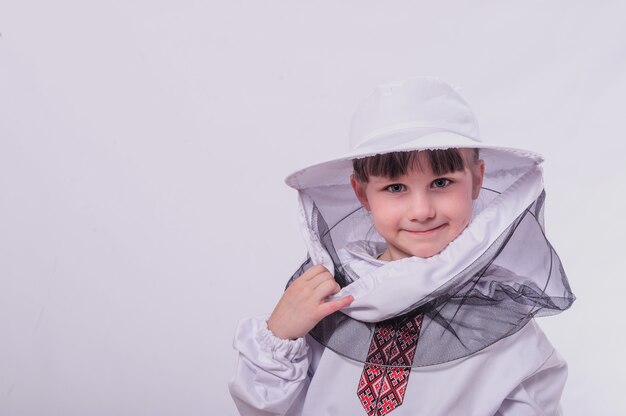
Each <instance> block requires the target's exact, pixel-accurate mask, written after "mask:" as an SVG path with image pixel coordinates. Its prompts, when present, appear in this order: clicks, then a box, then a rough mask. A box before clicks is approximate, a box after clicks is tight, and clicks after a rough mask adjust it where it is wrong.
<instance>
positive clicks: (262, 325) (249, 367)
mask: <svg viewBox="0 0 626 416" xmlns="http://www.w3.org/2000/svg"><path fill="white" fill-rule="evenodd" d="M233 347H234V348H235V349H236V350H237V351H238V352H239V358H238V361H237V368H236V372H235V376H234V377H233V379H232V380H231V381H230V383H229V385H228V387H229V389H230V394H231V396H232V397H233V400H234V401H235V404H236V405H237V409H238V410H239V413H240V414H241V415H244V416H269V415H284V414H286V413H287V411H289V409H290V408H291V407H292V406H293V405H294V403H295V402H296V401H298V400H299V401H302V400H303V395H304V394H306V389H307V386H308V383H309V379H308V377H307V371H308V368H309V363H310V361H311V354H310V352H309V347H308V345H307V343H306V341H305V339H304V338H298V339H297V340H293V341H291V340H284V339H280V338H278V337H276V336H275V335H274V334H273V333H272V332H271V331H270V330H269V329H268V328H267V321H266V319H265V317H263V318H260V317H258V318H249V319H245V320H243V321H241V322H240V323H239V325H237V329H236V331H235V339H234V342H233Z"/></svg>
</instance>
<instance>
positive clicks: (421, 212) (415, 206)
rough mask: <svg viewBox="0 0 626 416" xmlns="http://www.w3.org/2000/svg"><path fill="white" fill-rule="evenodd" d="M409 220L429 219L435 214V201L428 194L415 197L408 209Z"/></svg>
mask: <svg viewBox="0 0 626 416" xmlns="http://www.w3.org/2000/svg"><path fill="white" fill-rule="evenodd" d="M408 216H409V220H411V221H420V222H421V221H427V220H429V219H432V218H433V217H434V216H435V207H434V205H433V201H432V200H431V199H430V198H429V197H427V196H423V195H421V196H419V197H416V198H413V200H412V201H411V206H410V207H409V211H408Z"/></svg>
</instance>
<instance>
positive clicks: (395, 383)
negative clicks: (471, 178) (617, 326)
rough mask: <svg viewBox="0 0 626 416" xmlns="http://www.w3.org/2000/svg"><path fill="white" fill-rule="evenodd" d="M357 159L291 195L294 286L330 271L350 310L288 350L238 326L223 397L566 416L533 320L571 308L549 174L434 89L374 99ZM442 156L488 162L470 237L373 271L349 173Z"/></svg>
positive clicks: (440, 85) (373, 253)
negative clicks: (447, 152)
mask: <svg viewBox="0 0 626 416" xmlns="http://www.w3.org/2000/svg"><path fill="white" fill-rule="evenodd" d="M351 144H352V151H350V152H349V153H348V154H347V155H343V156H342V157H340V158H336V159H332V160H330V161H326V162H323V163H320V164H316V165H313V166H310V167H307V168H305V169H302V170H300V171H298V172H295V173H294V174H292V175H290V176H289V177H288V178H287V180H286V182H287V184H288V185H290V186H291V187H293V188H295V189H297V190H298V192H299V197H300V220H301V221H300V222H301V225H302V228H303V231H304V237H305V243H306V245H307V249H308V253H309V258H308V259H307V261H306V262H305V263H304V264H303V265H302V267H301V268H300V270H298V271H297V272H296V274H295V275H294V276H293V277H292V279H291V281H293V280H294V279H297V278H298V277H299V276H300V275H301V274H302V273H303V272H304V270H306V269H307V268H308V267H310V266H312V265H313V264H323V265H324V266H326V268H328V270H330V271H331V272H332V273H333V274H334V276H335V280H337V282H339V284H340V285H341V287H342V290H341V291H340V292H339V293H338V294H337V295H335V296H336V297H337V298H340V297H343V296H346V295H353V296H354V302H353V303H352V304H351V305H350V306H349V307H347V308H344V309H342V310H341V311H340V312H337V313H335V314H333V315H330V316H328V317H327V318H325V319H324V320H322V321H321V322H320V323H319V324H318V325H317V326H316V327H315V328H314V329H313V330H312V331H311V332H310V333H309V335H307V337H306V338H301V339H298V340H294V341H290V340H281V339H278V338H276V337H275V336H274V335H273V334H272V333H271V332H270V331H269V330H268V329H267V324H266V321H265V319H266V317H258V318H252V319H247V320H244V321H242V322H241V323H240V325H239V326H238V328H237V331H236V335H235V341H234V346H235V348H236V349H237V350H238V351H239V362H238V366H237V372H236V375H235V377H234V379H233V380H232V381H231V383H230V390H231V394H232V395H233V398H234V400H235V403H236V404H237V407H238V409H239V411H240V412H241V414H243V415H283V414H286V415H315V416H321V415H382V414H392V415H394V416H403V415H422V414H424V415H429V416H433V415H494V414H502V415H509V416H510V415H556V414H560V410H559V409H560V407H559V400H560V396H561V392H562V389H563V386H564V383H565V379H566V375H567V370H566V364H565V362H564V361H563V360H562V359H561V358H560V357H559V355H558V354H557V353H556V351H555V350H554V348H553V347H552V345H551V344H550V343H549V341H548V340H547V339H546V337H545V335H544V334H543V333H542V331H541V330H540V329H539V327H538V326H537V324H536V323H535V321H534V319H533V318H534V317H535V316H540V315H550V314H555V313H559V312H561V311H563V310H565V309H567V308H568V307H569V306H570V305H571V304H572V302H573V301H574V296H573V294H572V292H571V290H570V288H569V285H568V282H567V278H566V276H565V273H564V271H563V268H562V266H561V262H560V260H559V258H558V256H557V255H556V253H555V251H554V250H553V248H552V246H551V245H550V243H549V242H548V241H547V239H546V237H545V234H544V232H543V206H544V198H545V193H544V191H543V182H542V171H541V166H540V165H541V162H542V158H541V157H540V156H539V155H537V154H535V153H532V152H528V151H524V150H519V149H511V148H503V147H498V146H494V145H489V144H486V143H483V142H482V141H481V140H480V137H479V131H478V124H477V121H476V119H475V117H474V115H473V113H472V111H471V109H470V107H469V106H468V104H467V103H466V102H465V100H464V99H463V98H462V97H461V96H460V95H459V94H458V92H457V91H456V90H455V89H454V88H453V87H451V86H450V85H448V84H446V83H444V82H443V81H441V80H438V79H435V78H411V79H407V80H404V81H401V82H397V83H391V84H387V85H382V86H379V87H378V88H377V89H376V90H375V91H374V93H373V94H372V95H370V96H369V97H368V98H367V99H366V100H365V101H364V102H363V103H362V104H361V106H360V107H359V108H358V110H357V112H356V113H355V115H354V118H353V122H352V129H351ZM447 148H478V149H479V152H480V158H481V159H482V160H484V162H485V175H484V181H483V187H482V190H481V192H480V195H479V197H478V199H477V200H476V201H474V206H473V216H472V220H471V222H470V224H469V225H468V226H467V228H465V230H464V231H463V232H462V233H461V234H460V235H459V236H458V237H457V238H456V239H454V240H453V241H452V242H451V243H450V244H449V245H448V246H447V247H446V248H445V249H443V251H441V252H440V253H439V254H437V255H434V256H432V257H428V258H419V257H408V258H405V259H402V260H397V261H392V262H385V261H381V260H378V259H377V257H378V255H379V254H381V253H382V252H383V251H384V249H385V240H384V239H382V237H380V235H378V234H377V232H376V230H375V228H374V227H373V224H372V220H371V218H370V217H369V216H368V215H367V213H366V212H365V211H364V210H363V209H361V205H360V203H359V201H358V199H357V198H356V196H355V195H354V192H353V190H352V188H351V186H350V175H351V174H352V160H353V159H358V158H363V157H367V156H372V155H376V154H382V153H389V152H401V151H412V150H433V149H447ZM291 281H290V282H291ZM381 357H382V358H381ZM381 360H382V361H381Z"/></svg>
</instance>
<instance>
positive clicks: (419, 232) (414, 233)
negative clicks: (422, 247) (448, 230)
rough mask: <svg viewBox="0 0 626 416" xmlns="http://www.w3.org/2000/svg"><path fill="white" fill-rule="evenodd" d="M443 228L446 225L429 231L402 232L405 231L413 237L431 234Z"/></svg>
mask: <svg viewBox="0 0 626 416" xmlns="http://www.w3.org/2000/svg"><path fill="white" fill-rule="evenodd" d="M445 226H446V224H441V225H438V226H437V227H435V228H431V229H429V230H415V231H414V230H404V231H406V232H407V233H409V234H413V235H428V234H432V233H434V232H436V231H439V230H441V229H442V228H443V227H445Z"/></svg>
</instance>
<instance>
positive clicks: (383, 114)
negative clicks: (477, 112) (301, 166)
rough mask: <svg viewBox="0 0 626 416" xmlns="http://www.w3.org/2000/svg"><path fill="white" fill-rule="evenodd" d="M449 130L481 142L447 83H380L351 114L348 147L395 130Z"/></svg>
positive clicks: (427, 80)
mask: <svg viewBox="0 0 626 416" xmlns="http://www.w3.org/2000/svg"><path fill="white" fill-rule="evenodd" d="M412 131H414V132H415V137H421V136H423V135H425V134H428V133H430V132H437V131H448V132H453V133H457V134H460V135H462V136H465V137H468V138H470V139H473V140H475V141H478V142H480V135H479V129H478V121H477V120H476V117H475V116H474V113H473V112H472V110H471V108H470V107H469V105H468V104H467V102H466V101H465V100H464V99H463V97H461V95H460V94H459V93H458V92H457V91H456V90H455V89H454V87H452V86H451V85H450V84H448V83H446V82H444V81H442V80H440V79H438V78H431V77H415V78H409V79H406V80H403V81H399V82H392V83H388V84H383V85H379V86H378V87H377V88H376V89H375V90H374V92H373V93H372V94H371V95H370V96H369V97H368V98H366V99H365V100H364V101H363V102H362V103H361V105H360V106H359V107H358V109H357V111H356V112H355V113H354V116H353V117H352V123H351V126H350V147H351V148H352V149H356V148H358V147H360V146H362V145H370V144H371V143H372V142H375V141H377V140H380V139H384V138H385V137H386V136H388V135H391V134H395V133H400V132H402V133H411V132H412Z"/></svg>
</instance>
